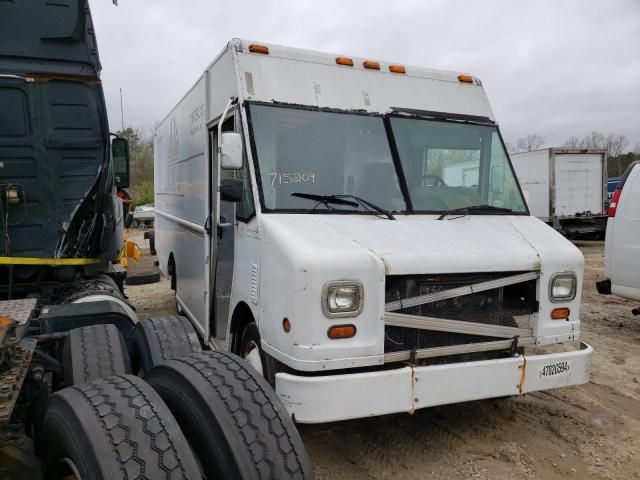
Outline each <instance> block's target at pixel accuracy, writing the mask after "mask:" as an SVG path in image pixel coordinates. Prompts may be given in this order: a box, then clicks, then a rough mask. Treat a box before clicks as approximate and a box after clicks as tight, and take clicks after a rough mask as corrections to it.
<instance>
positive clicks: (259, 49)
mask: <svg viewBox="0 0 640 480" xmlns="http://www.w3.org/2000/svg"><path fill="white" fill-rule="evenodd" d="M249 51H250V52H251V53H263V54H265V55H269V47H267V46H266V45H260V44H259V43H252V44H251V45H249Z"/></svg>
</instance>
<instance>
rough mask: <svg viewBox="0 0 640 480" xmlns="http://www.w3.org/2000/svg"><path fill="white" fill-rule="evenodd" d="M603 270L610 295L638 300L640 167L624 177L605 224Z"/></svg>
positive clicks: (639, 299) (639, 272)
mask: <svg viewBox="0 0 640 480" xmlns="http://www.w3.org/2000/svg"><path fill="white" fill-rule="evenodd" d="M605 271H606V274H607V277H608V278H609V279H610V280H611V293H613V294H615V295H618V296H620V297H624V298H629V299H632V300H638V301H640V164H638V165H636V166H635V167H634V168H633V170H631V173H630V174H629V176H628V177H627V179H626V182H625V184H624V188H623V189H622V194H621V195H620V199H619V200H618V208H617V211H616V216H615V217H613V218H609V221H608V224H607V237H606V242H605Z"/></svg>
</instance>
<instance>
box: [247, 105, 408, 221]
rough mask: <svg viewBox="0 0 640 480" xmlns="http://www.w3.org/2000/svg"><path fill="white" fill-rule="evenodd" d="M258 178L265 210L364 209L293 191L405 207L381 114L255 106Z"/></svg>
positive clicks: (392, 208)
mask: <svg viewBox="0 0 640 480" xmlns="http://www.w3.org/2000/svg"><path fill="white" fill-rule="evenodd" d="M250 109H251V124H252V127H253V133H254V141H255V148H256V154H257V159H258V161H257V162H256V170H257V176H258V179H259V182H258V183H259V184H260V186H261V195H262V200H263V207H264V208H265V209H266V210H302V211H309V210H311V209H312V208H314V207H316V210H317V211H323V210H327V209H331V210H346V211H364V210H363V209H360V208H359V207H354V206H353V205H348V204H333V203H332V204H328V205H324V204H319V205H315V204H314V202H312V201H309V200H308V199H306V198H300V197H296V196H292V195H291V194H292V193H306V194H315V195H357V196H358V197H361V198H362V199H364V200H366V201H369V202H372V203H374V204H376V205H378V206H380V207H382V208H384V209H386V210H388V211H391V212H398V211H404V210H406V208H407V206H406V203H405V200H404V197H403V195H402V192H401V190H400V182H399V180H398V176H397V174H396V169H395V167H394V165H393V157H392V156H391V149H390V148H389V142H388V140H387V134H386V132H385V128H384V122H383V119H382V117H375V116H370V115H358V114H347V113H333V112H320V111H311V110H302V109H295V108H283V107H271V106H265V105H251V106H250Z"/></svg>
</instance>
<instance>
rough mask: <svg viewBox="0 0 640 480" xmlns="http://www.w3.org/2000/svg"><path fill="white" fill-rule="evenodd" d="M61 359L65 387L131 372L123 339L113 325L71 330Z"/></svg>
mask: <svg viewBox="0 0 640 480" xmlns="http://www.w3.org/2000/svg"><path fill="white" fill-rule="evenodd" d="M62 356H63V364H64V381H65V384H66V385H78V384H80V383H86V382H89V381H91V380H96V379H98V378H103V377H110V376H111V375H120V374H126V373H131V362H130V361H129V354H128V352H127V347H126V344H125V341H124V338H123V336H122V334H121V333H120V330H118V328H117V327H116V326H115V325H113V324H104V325H89V326H88V327H81V328H74V329H73V330H71V331H70V332H69V335H68V336H67V339H66V340H65V342H64V350H63V354H62Z"/></svg>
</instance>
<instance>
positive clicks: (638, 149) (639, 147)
mask: <svg viewBox="0 0 640 480" xmlns="http://www.w3.org/2000/svg"><path fill="white" fill-rule="evenodd" d="M633 156H634V157H636V160H640V143H636V144H635V146H634V147H633Z"/></svg>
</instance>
